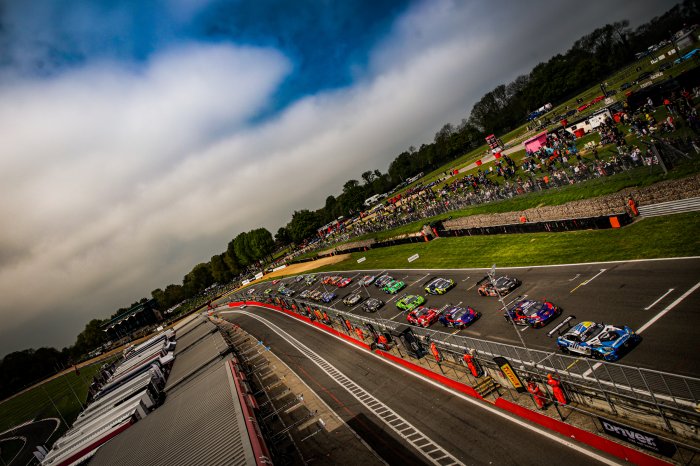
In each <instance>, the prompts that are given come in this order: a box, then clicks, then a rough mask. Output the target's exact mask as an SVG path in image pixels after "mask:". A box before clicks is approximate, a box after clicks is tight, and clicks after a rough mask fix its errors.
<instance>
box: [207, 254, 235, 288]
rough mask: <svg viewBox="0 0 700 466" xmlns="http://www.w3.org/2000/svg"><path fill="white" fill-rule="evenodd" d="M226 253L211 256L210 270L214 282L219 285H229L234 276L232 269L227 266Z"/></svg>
mask: <svg viewBox="0 0 700 466" xmlns="http://www.w3.org/2000/svg"><path fill="white" fill-rule="evenodd" d="M225 257H226V253H223V254H216V255H214V256H211V259H210V260H209V269H210V270H211V275H212V277H213V278H214V281H215V282H217V283H222V284H223V283H228V282H230V281H231V280H232V279H233V274H232V273H231V269H229V268H228V265H227V264H226V260H225V259H224V258H225Z"/></svg>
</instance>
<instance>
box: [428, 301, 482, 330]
mask: <svg viewBox="0 0 700 466" xmlns="http://www.w3.org/2000/svg"><path fill="white" fill-rule="evenodd" d="M479 317H481V313H480V312H477V311H475V310H474V309H472V308H471V307H469V306H467V307H466V308H465V307H459V306H450V307H448V308H447V309H445V312H443V314H442V315H441V316H440V318H439V319H438V320H439V321H440V323H441V324H442V325H444V326H445V327H456V328H464V327H466V326H468V325H470V324H471V323H472V322H474V321H475V320H476V319H478V318H479Z"/></svg>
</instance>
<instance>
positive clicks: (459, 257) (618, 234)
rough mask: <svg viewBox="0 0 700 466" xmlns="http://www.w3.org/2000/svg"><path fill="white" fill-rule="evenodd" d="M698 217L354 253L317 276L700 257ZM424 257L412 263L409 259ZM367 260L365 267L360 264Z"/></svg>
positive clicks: (444, 240) (680, 216)
mask: <svg viewBox="0 0 700 466" xmlns="http://www.w3.org/2000/svg"><path fill="white" fill-rule="evenodd" d="M698 231H700V213H699V212H692V213H687V214H677V215H670V216H665V217H655V218H648V219H640V220H638V221H636V222H635V223H634V224H632V225H629V226H627V227H625V228H622V229H616V230H586V231H574V232H562V233H532V234H512V235H493V236H470V237H462V238H440V239H437V240H434V241H431V242H429V243H414V244H406V245H400V246H394V247H389V248H380V249H374V250H370V251H367V252H362V253H353V254H352V257H351V258H350V259H349V260H346V261H344V262H341V263H338V264H334V265H331V266H327V267H322V268H321V269H319V270H318V271H320V272H322V271H327V270H357V269H384V268H462V267H490V266H491V265H492V264H494V263H496V264H498V265H499V266H523V265H546V264H563V263H574V262H596V261H610V260H629V259H649V258H658V257H681V256H696V255H700V238H699V237H698V235H697V232H698ZM416 253H418V254H420V259H418V260H417V261H415V262H413V263H409V262H408V261H407V258H408V257H409V256H411V255H412V254H416ZM360 257H366V258H367V260H366V261H365V262H363V263H362V264H358V263H357V259H359V258H360Z"/></svg>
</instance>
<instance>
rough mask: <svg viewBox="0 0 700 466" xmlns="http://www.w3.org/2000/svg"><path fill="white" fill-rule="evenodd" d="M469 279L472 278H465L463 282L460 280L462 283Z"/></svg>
mask: <svg viewBox="0 0 700 466" xmlns="http://www.w3.org/2000/svg"><path fill="white" fill-rule="evenodd" d="M470 278H472V277H467V278H465V279H464V280H462V283H464V282H466V281H467V280H469V279H470Z"/></svg>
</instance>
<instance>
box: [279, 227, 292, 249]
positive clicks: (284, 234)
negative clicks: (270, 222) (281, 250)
mask: <svg viewBox="0 0 700 466" xmlns="http://www.w3.org/2000/svg"><path fill="white" fill-rule="evenodd" d="M275 241H276V242H277V244H278V245H279V246H286V245H287V244H289V243H290V242H291V241H292V238H291V237H290V236H289V232H288V231H287V229H286V228H285V227H279V229H278V230H277V233H275Z"/></svg>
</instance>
